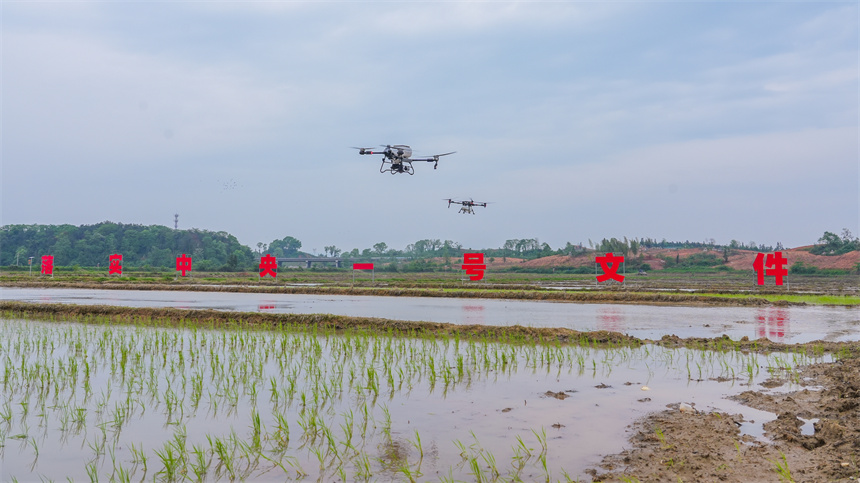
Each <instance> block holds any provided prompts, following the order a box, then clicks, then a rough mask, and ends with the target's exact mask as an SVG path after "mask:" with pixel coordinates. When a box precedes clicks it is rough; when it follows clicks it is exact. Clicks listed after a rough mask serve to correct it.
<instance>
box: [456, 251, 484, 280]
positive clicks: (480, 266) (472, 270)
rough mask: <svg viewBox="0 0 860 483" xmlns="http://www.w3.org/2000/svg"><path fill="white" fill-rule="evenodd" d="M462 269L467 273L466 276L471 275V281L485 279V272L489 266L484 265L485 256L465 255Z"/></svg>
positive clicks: (479, 254) (478, 254)
mask: <svg viewBox="0 0 860 483" xmlns="http://www.w3.org/2000/svg"><path fill="white" fill-rule="evenodd" d="M462 267H463V270H465V271H466V275H469V280H481V279H483V278H484V270H486V269H487V266H486V265H484V254H483V253H464V254H463V265H462Z"/></svg>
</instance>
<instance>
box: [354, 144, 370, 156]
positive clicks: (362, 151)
mask: <svg viewBox="0 0 860 483" xmlns="http://www.w3.org/2000/svg"><path fill="white" fill-rule="evenodd" d="M352 149H358V154H373V148H357V147H355V146H352Z"/></svg>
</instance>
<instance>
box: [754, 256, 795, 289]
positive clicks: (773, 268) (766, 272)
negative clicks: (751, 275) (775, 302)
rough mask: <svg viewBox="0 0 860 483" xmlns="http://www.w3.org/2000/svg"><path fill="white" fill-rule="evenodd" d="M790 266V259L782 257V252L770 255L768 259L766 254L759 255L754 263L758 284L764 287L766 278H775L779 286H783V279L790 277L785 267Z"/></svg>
mask: <svg viewBox="0 0 860 483" xmlns="http://www.w3.org/2000/svg"><path fill="white" fill-rule="evenodd" d="M786 264H788V259H787V258H784V257H783V256H782V252H775V253H768V254H767V257H765V256H764V253H757V254H756V256H755V261H754V262H753V270H755V274H756V283H757V284H758V285H764V277H765V276H768V277H774V281H775V282H776V284H777V285H782V282H783V280H782V279H783V277H785V276H786V275H788V270H786V269H785V268H784V267H783V265H786Z"/></svg>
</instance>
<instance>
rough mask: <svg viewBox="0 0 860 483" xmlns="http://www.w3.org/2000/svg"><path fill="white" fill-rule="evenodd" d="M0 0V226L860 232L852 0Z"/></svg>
mask: <svg viewBox="0 0 860 483" xmlns="http://www.w3.org/2000/svg"><path fill="white" fill-rule="evenodd" d="M0 8H2V91H0V94H2V96H0V97H2V106H0V107H2V126H0V129H2V173H0V174H2V219H0V223H2V224H4V225H5V224H18V223H25V224H32V223H39V224H63V223H69V224H74V225H81V224H93V223H98V222H101V221H105V220H109V221H114V222H121V223H137V224H145V225H149V224H161V225H167V226H172V225H173V215H174V213H178V214H179V224H180V228H201V229H206V230H212V231H227V232H230V233H232V234H234V235H236V236H237V237H238V239H239V241H241V242H242V243H244V244H247V245H250V246H255V245H256V243H257V242H264V243H268V242H269V241H271V240H273V239H276V238H283V237H284V236H287V235H289V236H293V237H295V238H298V239H299V240H301V241H302V242H303V249H304V250H306V251H308V252H312V251H313V250H316V251H317V252H318V253H322V252H323V247H324V246H326V245H336V246H337V247H338V248H341V249H345V250H350V249H352V248H368V247H370V246H372V245H373V244H374V243H377V242H380V241H382V242H386V243H387V244H388V245H389V246H390V247H394V248H404V247H405V246H406V245H407V244H409V243H413V242H415V241H416V240H420V239H424V238H440V239H443V240H444V239H451V240H455V241H458V242H460V243H462V244H463V245H464V246H465V247H474V248H488V247H498V246H501V245H502V244H503V243H504V242H505V240H506V239H511V238H538V239H539V240H540V241H541V242H547V243H549V244H550V245H551V246H552V247H553V248H557V247H558V246H563V245H564V244H565V242H568V241H569V242H571V243H579V242H583V243H586V244H587V242H588V240H589V239H592V240H595V241H596V240H599V239H600V238H603V237H606V238H609V237H613V236H614V237H618V238H620V237H622V236H627V237H628V238H629V237H651V238H657V239H662V238H666V239H669V240H690V241H703V240H706V239H711V238H713V239H715V240H716V241H717V243H728V242H729V241H730V240H731V239H737V240H739V241H742V242H744V243H748V242H750V241H755V242H757V243H765V244H768V245H773V244H776V243H777V242H781V243H782V244H783V245H785V246H787V247H791V246H799V245H804V244H809V243H812V242H814V241H816V240H817V239H818V238H819V237H820V236H821V235H822V234H823V232H824V231H825V230H827V231H834V232H840V231H841V230H842V228H849V229H850V230H851V231H852V232H853V233H855V234H857V233H858V232H860V228H858V218H860V195H858V191H860V190H858V186H860V169H858V164H860V163H858V143H860V140H858V115H860V110H858V91H860V83H858V24H860V21H858V19H860V12H858V5H857V3H856V2H853V1H852V2H827V3H824V2H755V3H752V2H750V3H747V2H707V3H703V2H691V3H682V2H636V1H631V2H594V3H591V2H589V3H586V2H432V1H429V2H408V1H400V2H316V1H315V2H279V1H267V2H230V1H226V2H225V1H219V2H208V1H195V2H177V3H174V2H159V3H151V2H80V1H79V2H62V1H52V2H38V1H27V2H10V1H4V2H2V3H0ZM379 144H408V145H411V146H412V147H413V150H414V151H415V155H431V154H436V153H443V152H448V151H457V153H456V154H453V155H451V156H447V157H445V158H442V161H441V162H440V163H439V168H438V170H435V171H434V170H433V169H432V165H431V164H428V163H421V164H416V173H415V175H414V176H408V175H402V174H398V175H394V176H392V175H390V174H387V173H386V174H380V173H379V157H378V156H376V157H371V156H359V155H358V152H357V151H355V150H353V149H350V147H351V146H375V145H379ZM450 197H464V198H469V197H471V198H473V199H475V200H476V201H491V202H493V203H492V204H491V205H489V207H488V208H486V209H484V208H478V209H477V211H478V213H477V215H475V216H472V215H461V214H458V213H457V209H456V208H455V207H452V208H450V209H449V208H448V207H447V203H446V202H445V201H444V199H445V198H450Z"/></svg>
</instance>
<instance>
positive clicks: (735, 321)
mask: <svg viewBox="0 0 860 483" xmlns="http://www.w3.org/2000/svg"><path fill="white" fill-rule="evenodd" d="M0 300H18V301H26V302H37V303H38V302H42V303H74V304H87V305H91V304H102V305H117V306H127V307H176V308H194V309H203V308H211V309H217V310H225V311H240V312H270V313H297V314H314V313H327V314H336V315H349V316H354V317H381V318H386V319H392V320H408V321H427V322H447V323H454V324H476V325H492V326H511V325H523V326H531V327H553V328H556V327H558V328H568V329H574V330H580V331H586V330H610V331H616V332H622V333H625V334H628V335H632V336H635V337H639V338H648V339H659V338H660V337H662V336H663V335H666V334H674V335H677V336H679V337H719V336H721V335H722V334H726V335H728V336H729V337H730V338H732V339H733V340H739V339H741V338H742V337H748V338H750V339H759V338H762V337H765V338H768V339H770V340H772V341H774V342H784V343H804V342H810V341H814V340H826V341H833V342H836V341H857V340H860V309H858V308H857V307H832V306H787V307H715V306H708V307H679V306H675V307H669V306H652V305H621V304H576V303H564V302H549V301H527V300H501V299H457V298H422V297H378V296H346V295H299V294H258V293H231V292H180V291H134V290H89V289H34V288H13V287H2V288H0Z"/></svg>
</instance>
